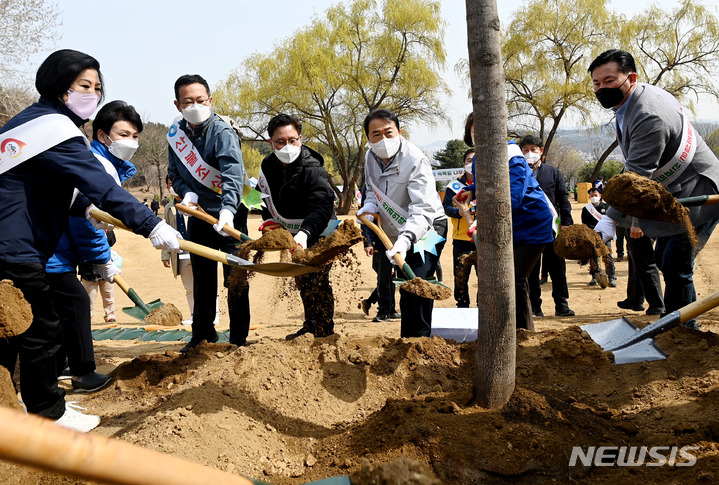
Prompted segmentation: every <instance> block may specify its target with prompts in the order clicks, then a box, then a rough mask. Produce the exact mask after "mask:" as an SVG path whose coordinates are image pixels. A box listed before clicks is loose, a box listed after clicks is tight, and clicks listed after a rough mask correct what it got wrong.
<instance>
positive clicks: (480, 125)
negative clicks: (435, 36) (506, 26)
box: [466, 0, 517, 408]
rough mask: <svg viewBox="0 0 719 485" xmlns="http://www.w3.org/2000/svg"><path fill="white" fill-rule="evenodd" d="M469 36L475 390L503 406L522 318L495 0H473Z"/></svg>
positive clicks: (482, 399)
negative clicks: (475, 212) (475, 213)
mask: <svg viewBox="0 0 719 485" xmlns="http://www.w3.org/2000/svg"><path fill="white" fill-rule="evenodd" d="M466 5H467V42H468V47H469V68H470V78H471V84H472V105H473V113H474V120H475V124H474V129H475V132H477V133H484V134H485V136H479V137H476V138H475V146H476V148H477V153H476V155H475V160H476V162H475V167H476V173H477V179H478V180H481V181H482V182H481V183H478V184H477V193H476V195H477V207H481V208H482V217H478V218H477V232H476V234H477V236H476V242H477V255H478V258H477V259H478V260H480V256H481V257H482V258H481V261H482V264H481V266H480V268H479V271H480V272H479V278H477V280H478V281H477V284H478V294H477V306H478V307H479V308H481V309H482V310H481V311H480V312H479V314H478V315H479V316H478V329H477V331H478V335H479V338H478V339H477V356H476V362H475V366H474V387H475V389H474V391H475V397H476V399H477V402H478V403H479V405H481V406H484V407H488V408H498V407H501V406H503V405H504V404H506V403H507V401H509V398H510V397H511V395H512V392H514V386H515V363H516V352H517V349H516V318H515V306H516V302H515V298H514V264H513V252H512V205H511V201H510V196H509V170H508V169H507V112H506V109H505V106H506V105H505V97H504V87H503V86H504V82H503V81H504V72H503V71H502V51H501V48H500V37H499V14H498V13H497V4H496V1H495V0H467V2H466Z"/></svg>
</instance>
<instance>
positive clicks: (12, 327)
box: [0, 280, 32, 339]
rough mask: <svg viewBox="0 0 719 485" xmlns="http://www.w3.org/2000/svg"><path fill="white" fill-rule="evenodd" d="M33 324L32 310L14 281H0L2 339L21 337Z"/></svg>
mask: <svg viewBox="0 0 719 485" xmlns="http://www.w3.org/2000/svg"><path fill="white" fill-rule="evenodd" d="M31 323H32V308H31V307H30V303H28V302H27V300H25V297H24V296H23V294H22V291H20V290H19V289H17V288H15V285H13V283H12V281H10V280H2V281H0V339H7V338H10V337H14V336H16V335H20V334H21V333H23V332H24V331H25V330H27V329H28V328H29V327H30V324H31Z"/></svg>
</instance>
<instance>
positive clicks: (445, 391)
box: [44, 327, 719, 484]
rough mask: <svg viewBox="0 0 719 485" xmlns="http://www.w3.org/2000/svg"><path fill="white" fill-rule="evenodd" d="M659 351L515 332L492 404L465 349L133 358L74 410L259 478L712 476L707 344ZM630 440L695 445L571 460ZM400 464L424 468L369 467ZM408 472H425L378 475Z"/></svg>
mask: <svg viewBox="0 0 719 485" xmlns="http://www.w3.org/2000/svg"><path fill="white" fill-rule="evenodd" d="M657 343H658V345H659V346H660V347H662V348H663V349H664V350H665V351H666V352H667V353H668V354H669V358H668V359H666V360H664V361H658V362H650V363H641V364H634V365H623V366H617V365H612V364H611V363H610V360H609V356H608V354H606V353H605V352H602V350H601V348H599V347H598V346H597V345H596V344H595V343H594V342H593V341H592V340H591V339H590V338H589V337H588V335H587V334H586V332H583V331H582V330H581V329H580V328H579V327H569V328H567V329H565V330H562V331H545V332H539V333H530V332H524V331H520V332H518V348H517V388H516V390H515V392H514V394H513V396H512V398H511V400H510V401H509V403H508V404H507V405H505V406H504V407H503V408H501V409H496V410H487V409H483V408H479V407H477V406H476V405H474V404H472V402H471V398H472V393H471V389H472V376H473V368H474V362H475V353H476V346H475V345H474V344H473V343H464V344H457V343H454V342H451V341H445V340H443V339H440V338H432V339H404V340H403V339H392V338H385V337H376V338H363V339H346V338H343V337H341V336H338V335H334V336H331V337H327V338H322V339H313V338H312V337H311V335H305V336H302V337H300V338H298V339H296V340H294V341H292V342H279V341H264V340H263V341H260V342H259V343H257V344H254V345H252V346H250V347H243V348H240V349H237V350H233V347H232V346H229V345H216V344H214V345H212V344H205V345H201V346H199V347H198V348H197V350H194V351H192V352H190V353H188V354H187V355H184V356H183V355H179V354H177V353H175V352H166V353H165V354H159V355H154V356H149V357H141V358H136V359H134V360H132V361H131V362H130V363H128V364H125V365H121V366H120V367H119V368H118V369H117V370H116V372H115V373H114V375H115V377H116V379H115V382H114V383H113V384H112V385H111V386H110V387H109V388H108V389H106V390H104V391H100V392H99V393H97V394H94V395H92V396H91V397H90V398H89V399H88V400H86V401H84V402H83V405H85V406H87V407H88V408H89V409H93V410H102V412H103V416H102V417H103V424H102V425H101V429H108V430H112V433H113V436H114V437H117V438H120V439H123V440H126V441H129V442H132V443H136V444H139V445H142V446H146V447H150V448H154V449H158V450H160V451H164V452H167V453H171V454H173V455H177V456H180V457H183V458H187V459H190V460H192V461H196V462H200V463H204V464H207V465H209V466H212V467H215V468H220V469H223V470H227V471H230V472H234V473H243V474H246V475H249V476H253V477H255V478H259V479H261V480H263V481H265V482H268V483H273V484H299V483H305V482H307V481H310V480H316V479H320V478H323V477H327V476H332V475H347V474H352V476H353V478H354V477H358V478H362V479H366V478H367V477H368V476H370V475H371V476H373V477H374V480H375V481H367V482H359V483H436V482H433V481H432V479H433V478H432V475H434V476H436V477H437V479H438V480H439V481H440V482H441V483H458V484H465V483H480V482H485V481H486V482H491V483H516V481H517V480H521V481H525V482H541V481H557V482H564V483H566V482H568V481H574V482H576V483H598V482H599V483H603V482H609V481H612V482H614V483H638V482H648V483H664V482H674V483H690V482H695V481H696V479H697V476H698V475H697V474H698V473H701V474H703V475H702V476H712V477H716V476H719V447H718V446H717V443H716V442H717V440H719V426H718V425H717V424H716V423H717V422H719V373H717V369H718V368H719V336H717V335H716V334H713V333H709V332H697V331H691V330H687V329H684V328H676V329H673V330H672V331H670V332H668V333H665V334H662V335H660V336H659V337H658V338H657ZM128 406H130V407H131V408H132V409H133V410H132V411H131V412H128V411H127V408H128ZM637 444H638V445H643V446H649V447H651V446H679V447H681V446H696V447H698V448H697V449H693V451H692V453H693V454H694V455H695V456H696V457H697V460H698V461H697V465H696V466H695V467H679V466H663V467H647V466H643V467H632V468H629V469H628V468H617V467H586V466H584V465H582V464H581V463H579V464H578V466H569V456H570V454H571V453H572V449H573V447H575V446H579V447H582V449H583V450H587V449H588V447H591V446H602V445H604V446H624V445H637ZM402 456H404V457H407V458H409V459H410V460H414V461H417V462H420V463H422V464H424V465H425V466H426V467H428V468H429V472H427V470H424V471H422V470H420V468H422V467H421V466H417V465H414V464H412V462H411V461H407V460H405V459H402V460H400V461H398V462H397V463H400V464H402V463H403V465H397V464H394V465H381V464H382V463H387V462H391V461H393V460H396V459H398V458H400V457H402ZM679 461H681V460H679ZM392 470H394V472H393V471H392ZM398 470H402V472H400V471H398ZM408 470H409V471H410V472H411V473H414V472H417V473H420V472H421V473H420V475H421V476H422V477H424V478H417V480H419V481H416V482H413V481H405V480H404V479H403V480H402V481H400V482H392V481H391V475H392V473H394V474H395V476H396V474H397V473H407V471H408ZM425 472H427V473H425ZM411 476H413V477H418V476H419V475H417V474H416V473H415V474H412V475H411ZM380 477H384V478H380ZM383 480H384V481H383ZM408 480H409V479H408ZM422 480H427V481H422ZM710 481H711V480H710ZM44 483H50V484H52V483H64V482H62V481H57V482H55V481H45V482H44Z"/></svg>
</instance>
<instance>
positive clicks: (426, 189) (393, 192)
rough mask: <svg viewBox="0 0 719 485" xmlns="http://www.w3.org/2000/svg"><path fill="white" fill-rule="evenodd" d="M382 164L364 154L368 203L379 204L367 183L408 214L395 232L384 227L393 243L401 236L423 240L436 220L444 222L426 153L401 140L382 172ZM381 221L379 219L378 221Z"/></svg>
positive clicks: (415, 240)
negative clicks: (375, 187)
mask: <svg viewBox="0 0 719 485" xmlns="http://www.w3.org/2000/svg"><path fill="white" fill-rule="evenodd" d="M380 163H382V162H381V161H379V159H378V158H376V157H375V155H374V154H373V153H372V151H371V150H368V151H367V153H366V155H365V165H364V170H365V180H366V181H367V182H366V184H367V190H366V193H367V200H366V202H365V203H367V202H371V203H373V204H375V205H376V206H377V207H379V206H380V204H379V203H378V201H377V197H376V196H375V194H374V192H373V191H372V186H371V185H370V183H369V181H372V183H374V184H375V185H376V186H377V188H378V189H379V190H381V191H382V192H384V193H385V194H386V195H387V197H389V198H390V199H391V200H392V201H393V202H394V203H395V204H397V205H398V206H399V207H401V208H402V209H404V210H406V211H407V221H406V223H405V224H404V226H403V227H402V228H401V229H400V230H399V231H398V230H397V229H396V228H395V227H394V226H393V225H391V224H383V225H382V229H384V231H385V233H387V236H388V237H389V238H390V240H392V242H394V241H396V240H397V236H399V235H400V234H406V235H407V236H408V237H409V239H410V241H412V242H413V243H414V242H417V241H418V240H420V239H422V238H423V237H424V236H425V235H426V234H427V233H428V232H429V230H430V229H432V226H433V224H434V222H435V221H440V220H443V219H447V216H446V215H445V213H444V209H443V207H442V201H441V200H439V194H438V193H437V189H436V187H435V181H434V175H432V166H431V165H430V163H429V160H427V157H426V156H425V154H424V153H423V152H422V150H420V149H419V148H417V147H416V146H415V145H414V144H413V143H411V142H409V141H407V140H406V139H405V138H404V137H403V138H402V145H401V146H400V149H399V152H398V153H397V155H395V156H394V158H392V159H391V160H390V162H389V163H388V164H387V166H386V167H385V169H384V171H382V167H381V166H380ZM380 220H381V219H380Z"/></svg>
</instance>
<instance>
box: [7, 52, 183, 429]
mask: <svg viewBox="0 0 719 485" xmlns="http://www.w3.org/2000/svg"><path fill="white" fill-rule="evenodd" d="M35 87H36V88H37V90H38V91H39V93H40V99H39V100H38V102H36V103H34V104H32V105H31V106H29V107H28V108H26V109H25V110H23V111H22V112H20V113H19V114H18V115H16V116H15V117H13V118H12V119H11V120H10V121H8V122H7V123H6V124H5V126H3V127H2V128H0V207H2V211H0V279H9V280H11V281H12V282H13V284H14V285H15V287H17V288H19V289H20V290H21V291H22V292H23V295H24V297H25V299H26V300H27V301H28V303H30V306H31V308H32V313H33V321H32V323H31V325H30V327H29V328H28V329H27V330H26V331H25V332H24V333H22V334H20V335H17V336H15V337H11V338H9V339H7V340H2V341H0V364H2V365H3V366H4V367H6V368H7V369H8V370H9V371H10V375H12V374H13V372H14V369H15V362H16V360H17V357H18V354H19V358H20V373H21V375H22V380H21V382H20V391H21V393H22V399H23V402H24V404H25V406H26V408H27V411H28V412H29V413H33V414H37V415H40V416H44V417H46V418H49V419H52V420H55V422H56V423H57V424H58V425H61V426H65V427H68V428H71V429H74V430H77V431H80V432H87V431H90V430H91V429H93V428H95V427H96V426H97V425H98V424H99V423H100V417H99V416H95V415H87V414H83V413H81V412H79V411H78V410H77V409H75V408H73V407H72V406H65V392H64V391H63V390H62V389H60V388H59V387H58V384H57V369H56V361H55V354H56V353H57V350H58V348H59V346H60V345H61V332H62V330H61V327H60V322H59V320H58V317H57V313H56V312H55V309H54V307H53V304H52V298H51V290H50V285H49V284H48V279H47V276H46V272H45V266H46V263H47V261H48V259H49V258H50V257H51V256H52V255H53V253H54V252H55V248H56V247H57V244H58V241H59V240H60V237H61V236H62V233H63V232H64V230H65V227H66V226H67V224H68V220H69V216H70V206H71V204H72V202H73V197H74V195H75V189H76V188H77V189H78V190H79V192H81V193H82V194H83V199H86V200H87V201H88V202H91V203H93V204H96V205H97V206H98V207H99V208H101V209H103V210H105V211H107V212H109V213H110V214H112V215H113V216H115V217H117V218H118V219H120V220H121V221H122V222H123V223H124V224H125V225H126V226H127V227H129V228H130V229H132V230H133V231H134V232H136V233H138V234H140V235H142V236H145V237H149V239H150V240H151V241H152V244H153V246H155V247H156V248H166V249H169V250H171V251H177V250H179V246H180V245H179V241H178V236H179V233H178V232H177V231H175V230H174V229H172V228H171V227H170V226H169V225H167V224H166V223H165V222H164V221H163V220H161V219H160V218H158V217H157V216H155V215H154V214H153V213H152V211H150V209H148V208H147V207H144V206H143V205H142V203H140V202H139V201H138V200H137V199H135V197H133V196H132V195H130V194H129V193H128V192H127V191H125V190H124V189H122V188H121V187H120V186H119V185H118V184H117V183H116V182H115V180H114V179H113V178H112V176H110V175H109V174H108V173H107V172H106V171H105V169H104V168H103V167H102V165H101V164H99V163H98V160H97V158H95V155H94V154H93V153H92V152H91V151H90V150H89V149H88V145H89V143H88V141H87V138H86V137H85V136H84V134H83V133H82V132H81V131H80V130H79V128H78V127H79V126H81V125H82V124H84V123H85V122H86V121H87V120H88V119H89V118H90V116H91V115H92V114H93V113H94V112H95V110H96V109H97V105H98V103H99V101H100V100H101V98H102V96H103V84H102V74H101V73H100V63H99V62H97V60H96V59H95V58H93V57H91V56H89V55H87V54H84V53H82V52H78V51H75V50H70V49H63V50H59V51H56V52H54V53H52V54H50V56H48V58H47V59H45V61H43V63H42V64H41V65H40V67H39V68H38V71H37V75H36V78H35ZM78 197H80V196H78ZM76 210H77V209H76ZM85 210H86V211H87V208H86V209H85ZM112 271H114V270H112ZM116 272H119V270H117V271H116ZM109 277H110V278H112V274H109Z"/></svg>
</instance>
